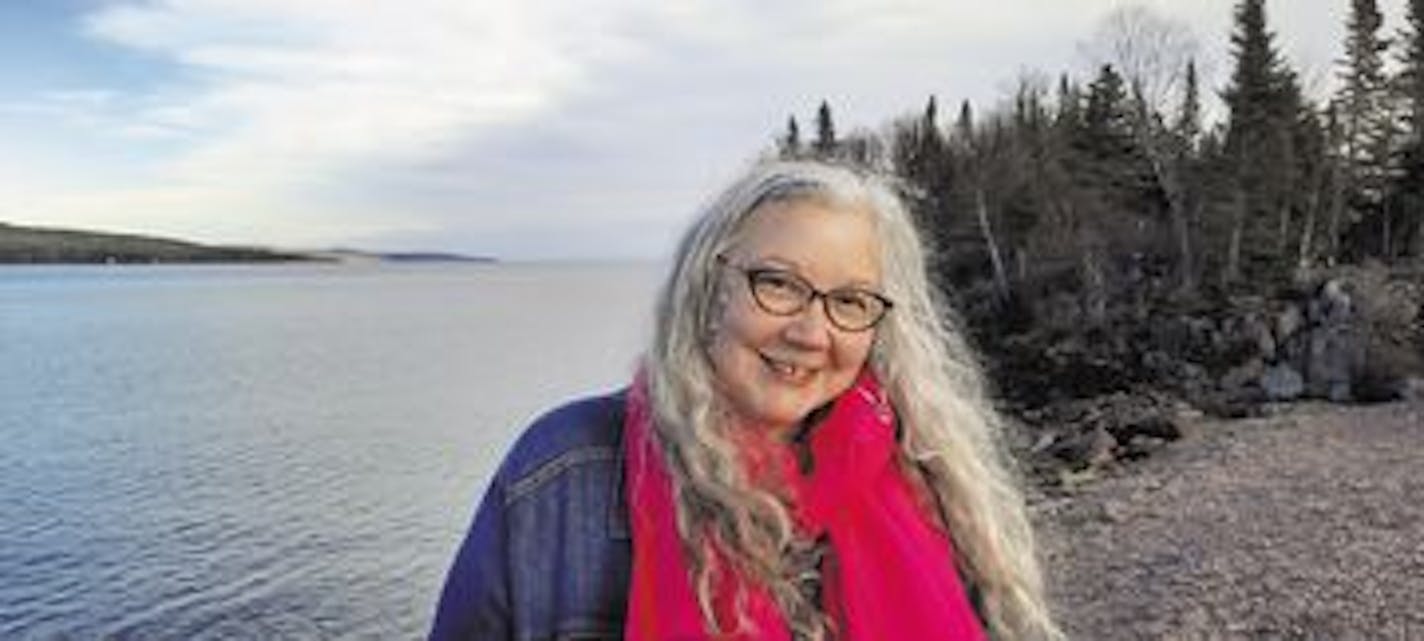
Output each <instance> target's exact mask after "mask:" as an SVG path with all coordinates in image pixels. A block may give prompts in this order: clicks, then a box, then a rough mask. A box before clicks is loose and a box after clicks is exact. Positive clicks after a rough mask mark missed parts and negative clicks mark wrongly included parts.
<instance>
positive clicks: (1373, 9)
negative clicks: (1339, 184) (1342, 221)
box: [1336, 0, 1394, 255]
mask: <svg viewBox="0 0 1424 641" xmlns="http://www.w3.org/2000/svg"><path fill="white" fill-rule="evenodd" d="M1383 26H1384V16H1383V15H1381V14H1380V11H1379V6H1378V5H1377V4H1376V0H1351V2H1350V19H1349V22H1348V23H1347V25H1346V29H1347V33H1346V37H1345V58H1344V59H1343V60H1342V61H1341V64H1342V69H1341V72H1340V80H1341V83H1342V84H1341V89H1340V93H1339V95H1338V96H1337V98H1336V101H1337V103H1338V104H1339V113H1338V116H1339V118H1340V124H1341V126H1342V127H1343V129H1344V133H1345V140H1344V144H1345V148H1344V149H1343V150H1342V156H1343V159H1344V161H1345V167H1344V178H1345V179H1346V181H1347V182H1346V198H1347V202H1348V204H1349V217H1350V219H1351V220H1352V221H1353V222H1355V223H1358V224H1362V225H1364V226H1365V229H1370V230H1374V231H1376V232H1378V233H1377V234H1365V233H1359V232H1357V233H1356V234H1355V238H1356V242H1357V243H1360V242H1361V241H1363V243H1364V244H1366V245H1374V246H1375V247H1374V251H1373V252H1372V253H1377V254H1379V255H1388V254H1389V249H1388V247H1387V245H1389V244H1390V243H1389V240H1388V236H1389V234H1390V227H1391V225H1390V222H1389V220H1388V218H1389V215H1388V211H1387V208H1386V207H1385V202H1384V197H1385V189H1386V187H1387V183H1388V180H1389V175H1390V172H1391V168H1390V160H1391V158H1390V156H1391V153H1392V152H1393V149H1392V147H1393V145H1394V136H1393V129H1394V122H1393V110H1392V108H1391V107H1392V106H1393V105H1392V103H1391V96H1390V92H1389V86H1388V84H1387V80H1386V77H1385V72H1384V52H1385V51H1386V50H1387V49H1388V47H1389V42H1388V40H1386V39H1385V38H1383V37H1381V36H1380V30H1381V28H1382V27H1383ZM1371 239H1373V240H1371Z"/></svg>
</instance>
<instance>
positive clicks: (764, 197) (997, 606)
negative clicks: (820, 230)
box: [644, 161, 1062, 641]
mask: <svg viewBox="0 0 1424 641" xmlns="http://www.w3.org/2000/svg"><path fill="white" fill-rule="evenodd" d="M796 201H813V202H816V203H817V204H821V205H823V206H827V207H828V208H831V209H835V210H840V211H845V212H848V215H855V214H854V212H866V213H868V214H869V215H871V216H872V218H873V220H874V222H875V229H876V231H877V234H878V239H877V240H878V243H879V247H880V250H881V251H880V255H881V261H882V265H881V274H882V277H883V283H882V290H883V291H884V293H885V295H886V296H888V297H889V298H890V299H892V300H894V301H895V308H894V309H893V310H892V311H891V312H890V313H889V314H888V315H887V316H886V317H885V319H884V320H883V321H882V322H881V323H880V325H878V326H877V328H876V330H875V331H876V335H875V338H874V342H873V345H872V348H871V352H870V366H871V367H872V368H873V369H874V372H875V374H876V375H877V376H878V378H879V380H880V381H881V383H882V385H883V386H884V388H885V390H886V392H887V393H888V394H889V396H890V399H891V401H892V403H893V404H894V406H895V409H896V412H897V414H898V416H899V419H900V423H901V433H902V434H901V440H900V460H901V464H902V465H903V466H904V468H905V469H907V470H909V471H911V476H912V478H918V479H919V480H920V482H921V483H922V484H923V486H924V487H925V488H926V489H927V490H929V492H930V493H932V494H933V498H934V500H935V501H936V502H937V503H938V505H939V508H940V511H941V516H942V517H943V519H944V520H945V522H946V523H945V525H946V526H947V527H948V529H949V531H950V532H951V533H952V537H953V541H954V545H955V550H956V556H957V559H958V562H959V564H960V566H961V568H960V570H961V572H962V574H963V576H964V577H965V578H966V579H967V580H968V581H969V582H970V583H971V584H972V585H973V586H975V587H977V588H978V591H979V594H980V596H981V602H980V606H981V614H982V616H983V617H984V619H985V623H986V625H987V627H988V632H989V633H990V635H991V636H992V637H993V638H995V639H998V640H1000V641H1010V640H1013V641H1018V640H1024V641H1028V640H1035V641H1037V640H1053V639H1061V638H1062V635H1061V633H1060V632H1059V631H1058V629H1057V628H1056V627H1055V626H1054V624H1053V621H1052V618H1051V616H1050V612H1049V608H1048V605H1047V602H1046V598H1045V596H1044V589H1043V584H1042V579H1041V575H1040V569H1039V565H1038V561H1037V559H1036V556H1035V551H1034V543H1033V535H1032V531H1031V529H1030V526H1029V523H1028V519H1027V515H1026V512H1025V505H1024V498H1023V495H1022V492H1021V489H1020V485H1019V480H1018V477H1017V476H1016V475H1015V474H1014V472H1013V470H1012V469H1011V467H1010V459H1009V458H1008V457H1007V455H1006V451H1005V449H1004V447H1003V445H1002V443H1001V441H1000V432H1001V429H1002V423H1001V420H1000V419H999V417H998V415H997V414H996V413H995V411H994V410H993V409H992V406H991V405H990V403H989V401H988V400H987V396H986V391H985V384H984V380H983V377H982V375H981V372H980V369H979V366H978V363H977V359H976V357H975V354H974V353H973V351H972V350H971V349H970V348H969V346H968V345H967V344H966V342H965V340H964V338H963V337H962V335H961V332H960V330H959V328H958V327H957V323H956V322H955V321H954V319H953V317H952V316H951V315H950V314H949V313H948V310H947V308H946V307H944V306H942V305H941V303H940V301H939V300H938V298H937V296H936V290H935V289H934V288H933V287H931V285H930V282H929V279H928V276H927V271H926V264H927V261H926V253H925V249H924V248H923V247H922V245H921V243H920V238H919V235H918V234H917V232H916V230H915V226H914V224H913V222H912V220H911V218H910V216H909V214H908V213H907V212H906V210H905V207H904V206H903V205H902V204H901V201H900V199H899V197H898V196H896V194H895V192H894V191H893V190H892V189H891V187H890V186H889V184H888V183H887V181H886V180H885V179H883V178H881V177H878V176H875V175H873V174H870V173H867V172H864V171H860V170H856V169H851V168H847V167H841V166H836V165H828V164H823V163H818V162H780V161H763V162H759V163H757V164H756V165H754V166H753V167H752V168H751V169H750V170H749V171H748V172H746V173H745V174H744V175H743V176H742V177H741V178H740V179H738V180H736V181H735V182H734V183H733V184H732V185H731V186H730V187H729V188H727V189H726V191H724V192H722V193H721V194H720V195H719V196H718V197H717V198H716V199H714V200H713V201H712V202H711V203H710V205H708V206H707V207H706V208H705V209H704V210H703V211H702V212H701V214H700V215H699V216H698V217H697V219H696V220H695V222H694V223H693V224H692V226H691V228H690V229H689V230H688V231H687V233H686V235H685V236H684V237H683V239H682V241H681V243H680V244H679V246H678V250H677V254H676V256H675V258H674V262H673V266H672V270H671V273H670V275H669V277H668V279H667V281H666V282H665V283H664V285H663V287H662V290H661V292H660V294H659V297H658V301H657V308H656V319H655V326H654V336H653V345H652V347H651V349H650V350H649V351H648V352H647V353H646V355H645V356H644V361H645V362H644V369H645V371H646V372H647V377H648V386H649V400H650V404H651V406H652V407H651V410H652V418H653V422H654V433H655V434H656V438H657V440H658V442H659V443H660V444H661V446H662V450H663V455H664V456H665V457H666V462H667V467H668V470H669V471H670V473H671V475H672V478H673V483H674V496H675V497H676V503H677V524H678V530H679V533H680V535H681V538H682V541H683V544H684V545H683V549H684V553H685V554H687V555H688V558H689V562H690V566H691V568H692V574H693V576H692V577H691V579H692V581H693V585H694V588H695V590H694V591H695V593H696V594H697V595H698V598H699V600H700V601H701V607H702V613H703V617H704V619H705V620H706V621H707V624H708V625H709V627H712V628H713V629H716V627H717V625H718V622H717V621H716V620H715V617H714V616H713V614H712V608H711V596H712V585H713V574H714V572H715V568H714V567H713V564H712V563H710V562H709V559H710V558H711V557H710V554H711V550H712V548H713V546H716V547H719V548H720V549H722V550H723V551H724V553H725V554H726V555H727V557H728V558H729V559H730V560H731V562H732V563H734V564H735V565H736V567H737V568H738V570H739V571H740V572H742V573H744V574H745V575H746V576H748V577H749V578H750V579H752V580H755V581H758V582H760V584H762V585H764V586H766V587H767V588H768V590H769V592H770V593H771V594H772V596H773V597H774V598H775V600H776V602H777V605H778V606H779V607H780V608H781V611H782V613H783V615H784V616H785V617H786V620H787V622H788V624H789V625H790V627H791V629H792V631H793V632H794V633H795V634H796V635H797V637H798V638H806V639H823V638H825V636H826V635H827V631H828V626H829V622H828V621H827V620H826V618H825V617H824V616H823V614H822V613H821V612H820V610H819V607H818V604H816V603H812V602H810V600H809V599H810V597H809V596H808V595H807V593H806V591H805V590H802V589H800V587H801V584H802V581H803V580H804V577H803V576H801V573H800V570H799V569H798V568H797V567H796V565H797V564H796V563H795V562H794V561H793V559H795V558H797V557H798V554H802V555H803V556H804V554H803V553H804V550H805V547H806V546H807V545H808V543H807V542H805V541H798V540H797V537H796V533H795V528H794V526H793V521H792V516H791V515H790V513H789V512H788V510H787V507H786V506H785V504H784V502H783V501H782V500H781V499H780V498H778V496H777V495H776V494H775V493H774V491H773V490H772V489H769V488H763V487H758V486H756V485H755V484H754V483H752V482H751V481H750V479H749V478H748V476H747V475H746V474H745V473H744V471H743V466H742V464H741V462H740V460H739V454H738V448H737V447H736V446H735V445H734V443H735V441H734V439H733V438H731V437H732V434H731V433H730V432H729V430H732V429H736V427H735V426H734V425H732V424H731V422H730V421H728V420H726V417H727V416H728V408H726V407H724V401H723V400H722V399H720V398H719V395H718V394H717V392H716V391H715V390H716V382H715V374H714V372H713V370H712V366H711V362H710V360H709V356H708V352H707V348H708V346H709V345H710V343H711V340H712V336H711V334H712V333H713V332H715V331H716V329H715V328H716V327H717V325H719V319H720V318H721V315H722V314H723V312H724V310H723V309H722V307H723V301H724V300H725V297H724V296H723V292H722V287H723V286H724V284H725V279H723V278H722V277H721V276H720V274H721V271H722V270H719V269H718V266H717V262H716V260H717V259H716V257H717V256H718V255H719V254H721V253H723V252H725V251H727V250H728V249H730V248H731V247H732V246H734V245H735V244H736V243H737V242H738V241H739V240H740V234H741V233H742V231H743V230H744V228H745V227H746V226H747V222H748V220H749V219H750V218H751V216H752V215H753V213H754V212H756V211H758V210H759V209H761V208H762V206H763V205H767V204H771V203H787V202H796ZM775 210H776V208H765V211H768V212H772V211H775ZM861 215H864V214H861ZM745 622H746V621H745V617H743V618H742V621H741V623H743V624H744V623H745Z"/></svg>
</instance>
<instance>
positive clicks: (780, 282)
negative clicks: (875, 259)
mask: <svg viewBox="0 0 1424 641" xmlns="http://www.w3.org/2000/svg"><path fill="white" fill-rule="evenodd" d="M717 262H718V263H720V264H723V265H726V266H728V267H731V268H733V269H736V270H737V271H740V272H742V273H743V274H746V276H747V288H748V289H750V290H751V292H752V300H755V301H756V303H757V306H758V307H760V308H762V309H763V310H765V311H766V312H767V313H768V314H774V315H776V316H794V315H796V314H800V313H801V312H802V311H805V309H806V307H807V306H809V305H810V304H811V302H812V301H814V300H816V299H817V298H819V299H821V305H822V307H823V308H825V310H826V318H828V319H830V321H831V324H832V325H835V326H836V327H838V328H840V329H842V330H844V331H847V332H863V331H865V330H867V329H870V328H872V327H874V326H875V325H876V324H877V323H879V322H880V320H881V319H882V318H885V314H886V312H888V311H890V308H891V307H894V306H895V304H894V303H893V302H891V301H890V299H888V298H886V297H884V296H881V295H880V294H877V293H875V292H872V291H870V290H867V289H861V288H859V287H837V288H835V289H832V290H830V291H825V292H823V291H821V290H819V289H816V288H815V287H813V286H812V285H811V283H808V282H806V279H804V278H801V277H800V276H797V275H796V274H795V273H794V272H791V271H788V270H785V269H776V268H773V267H743V266H741V265H734V264H732V263H731V262H729V261H728V260H727V257H726V256H721V255H719V256H717Z"/></svg>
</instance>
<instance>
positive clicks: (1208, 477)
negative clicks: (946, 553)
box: [1032, 402, 1424, 641]
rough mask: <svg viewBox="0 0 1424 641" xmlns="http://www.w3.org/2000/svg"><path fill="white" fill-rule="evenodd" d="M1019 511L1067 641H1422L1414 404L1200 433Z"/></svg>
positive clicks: (1422, 421) (1299, 414)
mask: <svg viewBox="0 0 1424 641" xmlns="http://www.w3.org/2000/svg"><path fill="white" fill-rule="evenodd" d="M1032 509H1033V512H1034V515H1035V520H1036V522H1037V523H1038V526H1039V532H1040V537H1041V541H1042V546H1043V548H1044V555H1045V561H1046V563H1047V566H1048V572H1049V581H1050V585H1051V589H1052V593H1053V597H1054V600H1055V602H1056V604H1057V608H1058V610H1059V612H1060V618H1061V620H1062V622H1063V625H1064V627H1065V629H1066V630H1067V632H1068V633H1069V635H1070V637H1071V638H1073V639H1078V640H1093V641H1113V640H1119V639H1120V640H1123V641H1128V640H1131V641H1141V640H1164V641H1165V640H1174V641H1198V640H1200V641H1205V640H1216V639H1252V640H1265V639H1270V640H1278V639H1279V640H1297V639H1300V640H1305V639H1310V640H1314V639H1341V640H1353V639H1371V640H1386V641H1393V640H1411V641H1412V640H1416V639H1419V640H1424V403H1420V402H1414V403H1393V404H1386V405H1375V406H1363V407H1339V406H1328V405H1301V406H1295V407H1292V408H1291V409H1289V411H1287V412H1284V413H1281V414H1277V415H1275V416H1271V417H1268V418H1259V419H1248V420H1239V421H1221V422H1201V423H1198V424H1195V425H1193V426H1192V429H1191V430H1190V431H1189V433H1188V436H1187V438H1185V439H1183V440H1181V441H1179V442H1176V443H1174V444H1172V445H1171V446H1170V447H1167V448H1165V449H1164V450H1162V451H1160V452H1159V453H1157V454H1156V455H1154V456H1152V457H1151V458H1148V459H1146V460H1143V461H1139V462H1134V463H1128V464H1125V465H1121V466H1119V467H1116V468H1114V469H1111V470H1109V471H1107V472H1106V473H1105V474H1103V475H1102V476H1101V477H1100V478H1098V479H1096V480H1092V481H1089V482H1086V483H1084V484H1083V485H1082V486H1080V487H1079V488H1078V489H1077V490H1074V491H1072V492H1069V493H1068V494H1067V495H1064V496H1049V497H1044V498H1039V499H1035V501H1034V505H1033V508H1032Z"/></svg>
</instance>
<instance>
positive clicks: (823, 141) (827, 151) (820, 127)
mask: <svg viewBox="0 0 1424 641" xmlns="http://www.w3.org/2000/svg"><path fill="white" fill-rule="evenodd" d="M811 148H812V150H813V151H814V152H815V154H816V156H817V157H820V158H830V157H832V156H834V155H835V153H836V126H835V123H834V122H832V121H831V105H830V104H829V103H828V102H826V101H825V100H822V101H821V107H820V108H819V109H817V110H816V141H815V142H814V143H812V145H811Z"/></svg>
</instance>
